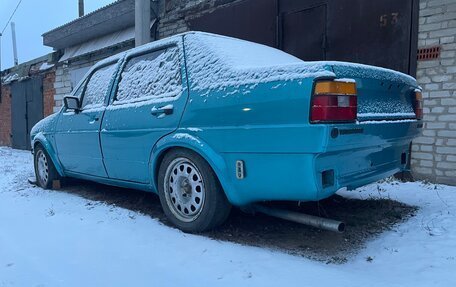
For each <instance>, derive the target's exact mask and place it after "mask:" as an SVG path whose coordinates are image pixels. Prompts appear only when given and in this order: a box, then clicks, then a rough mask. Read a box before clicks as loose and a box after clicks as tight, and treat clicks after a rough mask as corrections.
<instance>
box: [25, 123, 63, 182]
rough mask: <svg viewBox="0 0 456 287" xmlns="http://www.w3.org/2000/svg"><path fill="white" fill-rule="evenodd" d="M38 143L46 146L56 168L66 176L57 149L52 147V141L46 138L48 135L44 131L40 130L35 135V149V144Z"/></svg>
mask: <svg viewBox="0 0 456 287" xmlns="http://www.w3.org/2000/svg"><path fill="white" fill-rule="evenodd" d="M38 143H40V144H41V145H42V146H43V147H44V149H45V150H46V152H47V153H48V155H49V157H50V158H51V160H52V162H53V163H54V166H55V169H56V170H57V172H58V173H59V175H60V176H65V174H64V172H63V168H62V165H61V164H60V161H59V159H58V157H57V154H56V152H55V149H54V148H53V147H52V145H51V143H50V142H49V140H48V139H47V138H46V136H45V135H44V134H43V133H42V132H39V133H38V134H36V135H35V136H34V137H33V140H32V148H33V150H34V149H35V146H36V144H38Z"/></svg>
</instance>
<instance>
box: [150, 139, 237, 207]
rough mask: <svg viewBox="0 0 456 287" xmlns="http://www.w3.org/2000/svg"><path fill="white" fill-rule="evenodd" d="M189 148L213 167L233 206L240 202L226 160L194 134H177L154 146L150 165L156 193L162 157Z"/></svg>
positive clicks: (161, 140)
mask: <svg viewBox="0 0 456 287" xmlns="http://www.w3.org/2000/svg"><path fill="white" fill-rule="evenodd" d="M176 147H180V148H187V149H190V150H193V151H194V152H196V153H198V154H199V155H200V156H202V157H203V158H204V159H205V160H206V161H207V162H208V163H209V165H210V166H211V167H212V169H213V170H214V172H215V174H216V175H217V177H218V179H219V181H220V184H221V185H222V187H223V190H224V191H225V194H226V197H227V198H228V200H229V201H230V202H231V203H232V204H236V202H239V199H238V198H237V197H236V192H235V191H234V187H233V184H232V183H231V182H230V180H229V179H228V177H227V175H228V168H227V166H226V162H225V160H224V158H223V157H222V156H221V155H220V154H219V153H217V152H216V151H215V150H213V149H212V148H211V147H210V146H209V145H208V144H207V143H206V142H204V141H203V140H202V139H201V138H199V137H198V136H197V135H195V134H194V133H193V132H187V131H185V132H179V131H178V132H175V133H172V134H169V135H167V136H165V137H163V138H161V139H160V140H159V141H158V142H157V144H156V145H155V146H154V148H153V150H152V153H151V157H150V161H149V165H150V167H149V168H150V170H151V181H150V182H151V183H152V185H153V187H154V188H155V190H156V191H158V188H157V186H158V183H157V178H156V175H157V174H158V169H159V168H160V159H161V158H162V155H163V154H164V153H165V152H166V151H167V150H169V149H171V148H176Z"/></svg>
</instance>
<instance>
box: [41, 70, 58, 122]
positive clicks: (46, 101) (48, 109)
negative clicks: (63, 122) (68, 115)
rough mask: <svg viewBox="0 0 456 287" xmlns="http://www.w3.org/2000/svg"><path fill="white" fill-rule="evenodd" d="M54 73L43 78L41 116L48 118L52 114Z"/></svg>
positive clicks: (49, 73)
mask: <svg viewBox="0 0 456 287" xmlns="http://www.w3.org/2000/svg"><path fill="white" fill-rule="evenodd" d="M54 82H55V71H51V72H48V73H46V74H45V75H44V78H43V115H44V117H47V116H49V115H50V114H52V113H53V112H54V95H55V88H54Z"/></svg>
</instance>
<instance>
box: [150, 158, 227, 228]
mask: <svg viewBox="0 0 456 287" xmlns="http://www.w3.org/2000/svg"><path fill="white" fill-rule="evenodd" d="M158 192H159V196H160V202H161V205H162V207H163V210H164V212H165V214H166V216H167V217H168V219H169V220H170V221H171V222H172V223H173V224H174V225H176V226H177V227H178V228H179V229H181V230H183V231H185V232H202V231H206V230H209V229H212V228H214V227H216V226H218V225H220V224H222V223H223V222H224V221H225V220H226V218H227V217H228V215H229V212H230V209H231V205H230V203H229V202H228V200H227V198H226V196H225V193H224V192H223V189H222V187H221V185H220V183H219V181H218V179H217V177H216V175H215V173H214V171H213V170H212V168H211V167H210V166H209V164H208V163H207V162H206V161H205V160H204V159H203V158H202V157H201V156H200V155H198V154H196V153H195V152H192V151H190V150H185V149H176V150H172V151H171V152H169V153H168V154H166V155H165V157H164V159H163V161H162V164H161V165H160V170H159V174H158Z"/></svg>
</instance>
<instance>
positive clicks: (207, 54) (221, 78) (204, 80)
mask: <svg viewBox="0 0 456 287" xmlns="http://www.w3.org/2000/svg"><path fill="white" fill-rule="evenodd" d="M184 42H185V53H186V60H187V69H188V73H189V78H190V82H191V88H192V89H195V90H213V89H223V88H224V87H227V86H241V85H248V84H258V83H263V82H272V81H281V80H282V81H287V80H293V79H298V78H299V79H303V78H308V77H322V76H326V77H335V74H334V73H333V72H332V71H331V69H330V67H329V65H327V64H326V63H324V62H304V61H302V60H300V59H298V58H296V57H294V56H292V55H289V54H287V53H285V52H283V51H280V50H278V49H275V48H271V47H268V46H265V45H261V44H256V43H253V42H249V41H244V40H240V39H235V38H230V37H225V36H220V35H215V34H209V33H202V32H194V33H186V34H185V35H184Z"/></svg>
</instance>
